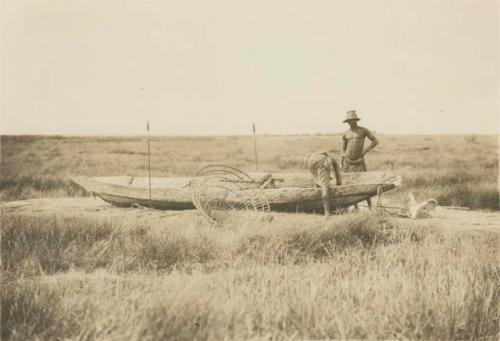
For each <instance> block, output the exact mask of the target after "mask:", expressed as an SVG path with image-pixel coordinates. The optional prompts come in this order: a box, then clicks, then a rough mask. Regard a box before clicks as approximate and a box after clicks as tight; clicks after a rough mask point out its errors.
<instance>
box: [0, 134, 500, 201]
mask: <svg viewBox="0 0 500 341" xmlns="http://www.w3.org/2000/svg"><path fill="white" fill-rule="evenodd" d="M379 139H380V141H381V143H380V145H379V146H378V147H377V148H376V149H374V150H373V151H372V152H371V153H370V154H368V156H367V163H368V167H369V169H370V170H392V172H394V173H395V174H397V175H401V176H402V177H403V185H404V188H403V189H404V190H405V192H407V191H412V192H413V193H414V194H415V195H416V197H417V198H420V199H423V198H428V197H433V198H435V199H437V200H438V201H439V203H440V204H441V205H454V206H466V207H471V208H489V209H499V208H500V207H499V194H498V185H497V179H498V138H497V137H496V136H473V137H471V136H384V135H380V136H379ZM340 141H341V138H340V136H339V135H331V136H324V135H323V136H261V137H259V142H258V145H259V167H260V170H265V171H270V172H279V171H288V172H290V171H304V172H305V171H307V170H306V167H305V163H304V162H305V159H306V158H307V156H308V155H309V154H310V153H311V152H313V151H317V150H325V149H326V150H334V153H335V155H338V153H339V149H340ZM151 149H152V175H153V176H172V175H182V176H190V175H193V174H194V173H195V172H196V171H197V170H198V169H200V168H201V167H202V166H205V165H208V164H214V163H223V164H227V165H232V166H235V167H238V168H241V169H242V170H247V171H251V170H254V158H253V155H254V154H253V138H252V137H250V136H247V137H245V136H229V137H153V138H152V141H151ZM1 155H2V158H1V161H2V164H1V166H2V167H1V180H2V181H1V184H0V191H1V197H2V200H15V199H24V198H33V197H46V196H63V195H79V194H80V195H81V193H75V189H74V188H72V187H70V186H68V184H67V182H66V178H67V177H68V176H70V175H87V176H108V175H109V176H110V175H134V176H146V175H147V174H148V173H147V171H148V170H147V145H146V141H145V139H144V138H141V137H60V136H46V137H42V136H2V140H1Z"/></svg>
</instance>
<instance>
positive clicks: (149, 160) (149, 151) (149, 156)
mask: <svg viewBox="0 0 500 341" xmlns="http://www.w3.org/2000/svg"><path fill="white" fill-rule="evenodd" d="M146 129H147V130H148V172H149V208H151V207H152V206H153V205H152V204H151V149H150V148H149V121H148V124H147V127H146Z"/></svg>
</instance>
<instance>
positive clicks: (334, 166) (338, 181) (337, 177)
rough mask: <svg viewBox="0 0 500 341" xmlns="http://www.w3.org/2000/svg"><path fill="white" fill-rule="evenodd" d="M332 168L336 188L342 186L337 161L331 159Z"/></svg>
mask: <svg viewBox="0 0 500 341" xmlns="http://www.w3.org/2000/svg"><path fill="white" fill-rule="evenodd" d="M332 168H333V172H334V173H335V180H337V186H340V185H342V176H341V175H340V167H339V163H338V162H337V160H335V159H332Z"/></svg>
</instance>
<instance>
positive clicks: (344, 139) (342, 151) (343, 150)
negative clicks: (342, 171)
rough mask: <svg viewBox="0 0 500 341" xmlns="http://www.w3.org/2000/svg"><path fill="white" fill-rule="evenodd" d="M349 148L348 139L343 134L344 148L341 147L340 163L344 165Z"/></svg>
mask: <svg viewBox="0 0 500 341" xmlns="http://www.w3.org/2000/svg"><path fill="white" fill-rule="evenodd" d="M346 150H347V139H346V138H345V135H342V148H341V149H340V164H341V166H342V167H344V160H345V151H346Z"/></svg>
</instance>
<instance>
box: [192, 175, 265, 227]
mask: <svg viewBox="0 0 500 341" xmlns="http://www.w3.org/2000/svg"><path fill="white" fill-rule="evenodd" d="M259 187H260V183H258V182H256V181H255V180H254V179H253V178H252V177H251V176H249V175H248V174H246V173H245V172H243V171H241V170H239V169H237V168H234V167H230V166H224V165H211V166H207V167H204V168H202V169H200V170H199V171H198V172H197V173H196V174H195V176H194V178H193V179H192V181H191V198H192V201H193V204H194V206H195V207H196V209H197V210H198V211H200V212H201V213H202V214H203V216H204V217H205V218H206V219H207V220H208V221H209V222H211V223H214V224H223V225H237V226H249V225H253V224H256V223H258V222H261V221H265V220H268V219H269V217H270V216H269V211H270V209H269V202H268V200H267V198H266V195H265V193H264V190H263V189H261V188H259Z"/></svg>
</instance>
